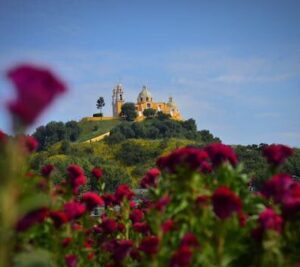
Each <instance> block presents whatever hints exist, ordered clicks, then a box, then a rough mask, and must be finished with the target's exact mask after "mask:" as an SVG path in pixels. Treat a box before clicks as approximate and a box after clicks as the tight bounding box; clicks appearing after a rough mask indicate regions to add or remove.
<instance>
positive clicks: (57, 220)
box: [49, 211, 68, 228]
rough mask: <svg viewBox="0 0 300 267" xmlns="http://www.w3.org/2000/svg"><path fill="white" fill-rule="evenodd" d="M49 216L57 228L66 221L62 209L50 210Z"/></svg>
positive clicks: (66, 218)
mask: <svg viewBox="0 0 300 267" xmlns="http://www.w3.org/2000/svg"><path fill="white" fill-rule="evenodd" d="M49 217H50V218H51V219H52V221H53V223H54V226H55V227H57V228H58V227H60V226H61V225H63V224H64V223H66V222H67V221H68V217H67V215H66V214H65V213H64V212H63V211H51V212H50V214H49Z"/></svg>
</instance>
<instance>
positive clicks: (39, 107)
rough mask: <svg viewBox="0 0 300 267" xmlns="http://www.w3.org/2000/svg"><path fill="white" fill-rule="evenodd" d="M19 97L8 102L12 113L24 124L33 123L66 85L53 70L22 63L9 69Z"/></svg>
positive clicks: (63, 90) (9, 74) (9, 75)
mask: <svg viewBox="0 0 300 267" xmlns="http://www.w3.org/2000/svg"><path fill="white" fill-rule="evenodd" d="M7 76H8V78H9V80H10V81H11V82H12V83H13V84H14V85H15V88H16V91H17V98H16V99H15V100H12V101H10V102H9V103H8V109H9V111H10V112H11V114H12V115H13V116H15V117H17V118H18V119H19V120H20V121H22V122H23V124H24V125H31V124H32V123H33V122H35V121H36V119H37V117H38V116H39V115H40V114H41V113H42V112H43V111H44V109H45V108H46V107H48V106H49V105H50V104H51V103H52V102H53V100H54V99H55V98H56V97H57V96H58V95H59V94H61V93H63V92H65V91H66V86H65V85H64V84H63V82H61V81H60V80H59V79H58V78H57V77H56V76H55V75H54V74H53V73H52V72H50V71H49V70H47V69H44V68H39V67H35V66H32V65H20V66H17V67H16V68H14V69H11V70H9V71H8V73H7Z"/></svg>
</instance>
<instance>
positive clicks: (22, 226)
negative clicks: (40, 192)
mask: <svg viewBox="0 0 300 267" xmlns="http://www.w3.org/2000/svg"><path fill="white" fill-rule="evenodd" d="M47 215H48V208H45V207H43V208H38V209H36V210H33V211H30V212H28V213H27V214H25V215H24V216H23V217H22V218H21V219H20V220H19V221H18V222H17V225H16V230H17V231H19V232H23V231H26V230H27V229H29V228H31V227H32V226H33V225H35V224H38V223H42V222H43V221H44V220H45V219H46V218H47Z"/></svg>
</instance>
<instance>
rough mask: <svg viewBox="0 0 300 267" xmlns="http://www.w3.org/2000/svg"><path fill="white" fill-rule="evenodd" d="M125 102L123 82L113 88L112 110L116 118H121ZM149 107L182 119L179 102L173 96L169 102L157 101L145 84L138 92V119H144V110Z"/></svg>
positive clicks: (136, 106)
mask: <svg viewBox="0 0 300 267" xmlns="http://www.w3.org/2000/svg"><path fill="white" fill-rule="evenodd" d="M124 103H125V99H124V88H123V86H122V84H117V85H116V86H115V88H114V89H113V95H112V111H113V117H114V118H119V116H120V112H121V108H122V105H123V104H124ZM149 108H151V109H154V110H156V111H157V112H158V111H161V112H163V113H165V114H169V115H170V116H171V118H172V119H174V120H182V117H181V114H180V111H179V109H178V107H177V104H176V103H175V102H174V100H173V98H172V97H169V101H168V102H155V101H153V98H152V95H151V93H150V91H149V90H148V88H147V87H146V86H143V88H142V90H141V92H140V93H139V94H138V97H137V101H136V103H135V109H136V111H137V114H138V117H137V120H143V119H144V115H143V111H144V110H145V109H149Z"/></svg>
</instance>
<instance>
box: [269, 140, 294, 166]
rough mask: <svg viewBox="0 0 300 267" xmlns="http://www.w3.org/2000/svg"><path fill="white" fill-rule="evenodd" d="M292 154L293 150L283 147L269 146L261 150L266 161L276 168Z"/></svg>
mask: <svg viewBox="0 0 300 267" xmlns="http://www.w3.org/2000/svg"><path fill="white" fill-rule="evenodd" d="M292 154H293V149H291V148H290V147H288V146H285V145H275V144H273V145H270V146H266V147H265V148H264V149H263V155H264V157H266V159H267V161H268V162H269V163H270V164H271V165H273V166H278V165H280V164H282V163H283V162H284V161H285V160H286V159H287V158H288V157H290V156H291V155H292Z"/></svg>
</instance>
